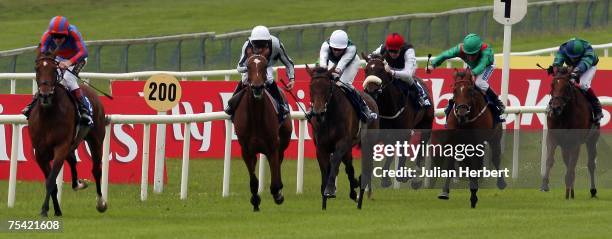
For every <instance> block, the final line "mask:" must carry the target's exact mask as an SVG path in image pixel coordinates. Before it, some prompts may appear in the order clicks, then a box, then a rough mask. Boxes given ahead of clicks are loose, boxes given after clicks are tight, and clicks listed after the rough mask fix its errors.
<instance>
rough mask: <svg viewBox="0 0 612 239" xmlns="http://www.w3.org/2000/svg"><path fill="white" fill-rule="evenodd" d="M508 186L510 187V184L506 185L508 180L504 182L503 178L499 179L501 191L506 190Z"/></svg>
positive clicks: (498, 184)
mask: <svg viewBox="0 0 612 239" xmlns="http://www.w3.org/2000/svg"><path fill="white" fill-rule="evenodd" d="M506 186H508V184H506V180H504V179H503V178H498V179H497V188H499V189H500V190H504V189H505V188H506Z"/></svg>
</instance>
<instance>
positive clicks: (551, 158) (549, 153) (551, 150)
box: [540, 134, 557, 192]
mask: <svg viewBox="0 0 612 239" xmlns="http://www.w3.org/2000/svg"><path fill="white" fill-rule="evenodd" d="M556 148H557V143H556V142H554V137H550V134H549V137H548V144H547V145H546V167H545V169H544V175H542V186H541V187H540V191H542V192H548V190H550V188H549V187H548V183H549V180H550V169H552V167H553V164H554V163H555V149H556Z"/></svg>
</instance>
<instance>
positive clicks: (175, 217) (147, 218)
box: [0, 134, 612, 238]
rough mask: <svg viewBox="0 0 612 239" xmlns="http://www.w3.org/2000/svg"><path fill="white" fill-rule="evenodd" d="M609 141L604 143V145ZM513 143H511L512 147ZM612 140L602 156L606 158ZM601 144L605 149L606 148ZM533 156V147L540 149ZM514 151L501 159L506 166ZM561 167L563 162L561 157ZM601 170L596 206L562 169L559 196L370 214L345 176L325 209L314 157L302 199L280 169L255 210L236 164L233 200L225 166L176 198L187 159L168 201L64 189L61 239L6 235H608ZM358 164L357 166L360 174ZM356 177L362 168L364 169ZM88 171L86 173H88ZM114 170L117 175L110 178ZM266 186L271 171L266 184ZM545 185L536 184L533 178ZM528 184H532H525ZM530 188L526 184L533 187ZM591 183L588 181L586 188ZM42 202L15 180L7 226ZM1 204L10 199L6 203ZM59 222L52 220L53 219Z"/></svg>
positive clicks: (607, 196)
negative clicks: (100, 200)
mask: <svg viewBox="0 0 612 239" xmlns="http://www.w3.org/2000/svg"><path fill="white" fill-rule="evenodd" d="M537 137H538V135H530V134H525V135H524V136H522V138H521V139H522V140H523V141H522V142H523V143H522V144H521V145H522V148H521V162H522V167H521V170H523V171H522V172H521V176H522V177H528V176H527V175H529V174H530V173H531V172H529V171H530V170H531V171H536V172H539V164H537V165H535V166H534V165H532V166H530V164H527V162H528V161H530V160H531V161H536V162H537V161H538V160H539V148H538V147H539V144H538V143H537V141H538V139H537ZM606 140H607V138H606ZM508 141H510V140H506V144H510V143H511V141H510V142H508ZM606 142H607V141H605V140H604V141H603V144H605V146H603V147H601V146H600V148H602V149H603V150H602V151H600V152H601V154H600V155H601V156H600V159H605V156H603V155H609V153H610V152H609V150H610V149H609V147H608V146H607V143H606ZM600 145H602V143H601V142H600ZM534 149H535V150H534ZM510 155H511V153H510V152H507V153H506V154H504V157H505V158H504V161H505V162H504V164H509V158H510V157H511V156H510ZM558 161H561V160H560V159H559V156H558ZM600 162H601V163H600V165H599V169H598V170H603V171H602V174H601V175H600V176H599V178H598V180H599V181H600V182H602V183H603V184H605V185H606V186H601V185H600V187H599V199H591V198H590V196H589V193H588V188H587V187H585V186H577V190H576V199H574V200H569V201H568V200H565V199H564V190H563V189H562V188H563V184H562V183H561V182H562V172H563V171H564V166H563V163H561V162H558V163H557V164H556V165H555V171H554V172H553V174H552V177H551V182H552V184H551V185H552V190H551V191H550V192H548V193H543V192H540V191H539V190H538V188H537V186H536V187H525V186H516V185H515V186H513V185H512V181H511V180H509V182H510V187H509V188H508V189H506V190H504V191H500V190H497V189H491V188H487V189H481V190H480V191H479V198H480V201H479V203H478V207H477V208H476V209H470V208H469V191H468V190H466V189H453V190H452V191H451V200H449V201H441V200H438V199H436V195H437V194H438V192H439V190H438V189H423V190H418V191H415V190H408V189H402V190H391V189H375V191H374V194H373V199H368V200H365V201H364V208H363V210H361V211H359V210H357V209H356V204H355V203H354V202H353V201H351V200H350V199H349V198H348V190H347V187H348V185H347V180H346V176H345V174H344V172H343V171H344V170H341V173H340V175H339V179H338V198H337V199H333V200H330V201H329V202H328V210H327V211H321V209H320V207H321V204H320V203H321V200H320V196H319V193H318V190H319V184H320V176H319V170H318V165H317V163H316V161H314V160H308V159H307V160H306V165H305V182H304V185H305V188H304V194H302V195H296V194H295V181H296V179H295V172H296V161H294V160H287V161H285V162H284V163H283V182H284V185H285V188H284V194H285V203H284V204H283V205H280V206H278V205H275V204H274V202H273V200H272V198H271V196H270V194H269V191H268V190H267V188H268V186H267V185H266V190H265V192H263V193H262V204H261V211H260V212H258V213H254V212H252V207H251V205H250V203H249V198H250V192H249V189H248V177H247V173H246V170H245V169H246V167H245V166H244V163H243V162H242V161H241V160H233V161H232V174H231V187H230V189H231V195H230V196H229V197H228V198H223V197H221V189H222V185H221V181H222V172H223V170H222V167H223V166H222V165H223V162H222V161H221V160H192V161H190V173H189V175H190V181H189V193H188V199H187V200H185V201H181V200H180V199H179V191H180V185H179V182H180V168H181V161H180V160H176V159H170V160H168V164H167V169H168V178H169V181H168V183H167V184H166V186H165V188H164V192H163V193H162V194H153V192H152V189H151V187H150V188H149V199H148V200H147V201H145V202H141V201H140V200H139V195H140V186H139V185H115V184H112V185H110V187H109V210H108V211H107V212H106V213H105V214H99V213H98V212H97V211H96V210H95V190H94V188H93V187H90V188H88V189H86V190H85V191H81V192H73V191H72V190H70V187H69V185H68V184H64V193H63V198H62V206H63V212H64V216H63V218H62V220H63V222H64V231H63V232H62V233H58V234H47V233H36V234H0V237H4V238H9V237H10V238H12V237H14V236H24V237H27V238H49V237H51V238H54V237H58V238H84V237H85V238H87V237H108V236H111V235H112V236H113V237H116V238H142V237H145V236H146V237H147V238H288V237H289V238H318V237H322V236H332V235H333V236H334V237H338V238H397V237H399V238H408V237H419V238H442V237H446V238H480V237H482V238H492V237H495V238H541V237H546V238H558V237H561V238H606V237H610V235H611V234H610V231H609V225H610V223H612V191H611V190H610V189H609V186H610V185H609V183H610V180H609V179H610V176H609V173H607V169H608V168H609V164H610V163H609V162H606V160H600ZM359 164H360V162H359V161H355V165H356V167H357V168H359ZM585 165H586V163H585V160H584V159H581V161H580V162H579V170H578V177H579V180H580V181H582V183H585V180H584V179H586V177H585V174H584V167H585ZM357 171H359V170H357ZM81 173H86V174H89V172H81ZM111 173H112V172H111ZM266 179H267V180H269V174H267V177H266ZM531 180H532V181H535V182H533V184H535V185H539V178H538V177H533V178H532V179H531ZM527 184H529V183H527ZM527 184H523V185H527ZM579 185H584V184H579ZM6 188H7V182H6V181H0V189H1V190H0V198H1V199H3V200H4V199H5V198H6V197H7V195H6ZM42 200H43V185H42V184H41V183H39V182H18V185H17V203H16V206H15V208H11V209H8V208H6V207H5V206H4V205H2V206H1V207H2V209H1V210H0V219H26V218H38V217H37V214H38V212H39V210H40V205H41V202H42ZM3 204H4V201H3ZM52 218H53V217H52Z"/></svg>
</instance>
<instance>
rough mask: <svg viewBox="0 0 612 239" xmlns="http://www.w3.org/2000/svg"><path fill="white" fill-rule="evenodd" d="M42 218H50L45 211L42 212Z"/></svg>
mask: <svg viewBox="0 0 612 239" xmlns="http://www.w3.org/2000/svg"><path fill="white" fill-rule="evenodd" d="M40 216H41V217H44V218H48V217H49V215H47V212H45V211H44V210H43V211H41V212H40Z"/></svg>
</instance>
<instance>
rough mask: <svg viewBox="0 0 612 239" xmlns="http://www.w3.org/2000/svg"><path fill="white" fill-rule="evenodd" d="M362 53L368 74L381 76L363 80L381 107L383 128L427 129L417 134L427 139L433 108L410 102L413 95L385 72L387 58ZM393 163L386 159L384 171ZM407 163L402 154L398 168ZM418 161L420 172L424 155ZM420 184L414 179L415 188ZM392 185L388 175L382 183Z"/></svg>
mask: <svg viewBox="0 0 612 239" xmlns="http://www.w3.org/2000/svg"><path fill="white" fill-rule="evenodd" d="M361 55H362V56H363V58H364V59H366V61H367V64H366V67H365V69H364V70H365V74H366V76H376V77H377V79H380V81H368V80H366V82H364V91H365V92H366V93H368V94H369V95H370V96H372V98H374V99H375V100H376V104H377V105H378V108H379V110H380V115H379V118H380V128H381V129H407V130H412V129H424V130H423V131H420V132H419V134H418V135H419V136H420V139H419V142H421V141H422V142H428V141H429V138H430V136H431V131H430V130H431V127H432V123H433V120H434V109H433V107H428V108H421V109H417V108H416V107H415V106H414V104H413V103H412V102H411V100H410V97H403V94H404V93H402V91H401V89H400V88H399V87H397V86H396V85H395V83H396V82H395V80H397V79H396V78H393V77H392V76H391V74H390V73H388V72H386V71H385V62H384V59H385V58H384V57H383V56H381V55H371V56H369V57H368V56H366V55H365V54H364V53H362V54H361ZM375 79H376V78H375ZM415 81H418V82H419V84H420V85H422V86H423V87H424V88H425V89H426V90H427V91H429V89H427V88H426V86H425V84H424V83H423V81H422V80H421V79H419V78H415ZM429 95H431V94H429ZM428 97H429V96H428ZM401 99H403V100H401ZM429 101H430V102H432V100H431V98H429ZM408 138H410V136H408ZM391 162H392V158H388V159H387V160H386V161H385V164H384V167H383V170H388V169H389V166H390V165H391ZM405 163H406V157H400V158H399V163H398V168H399V167H404V165H405ZM415 163H416V166H417V169H418V171H420V170H421V167H422V166H423V157H421V155H419V157H417V158H416V160H415ZM417 175H420V173H417ZM396 179H397V180H398V181H400V182H406V181H407V180H408V179H409V178H408V177H397V178H396ZM421 184H422V181H421V180H420V178H418V179H415V180H413V181H412V187H413V188H415V189H417V188H420V187H421ZM390 185H391V180H390V179H389V177H383V178H382V186H383V187H388V186H390Z"/></svg>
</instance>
